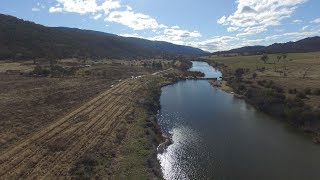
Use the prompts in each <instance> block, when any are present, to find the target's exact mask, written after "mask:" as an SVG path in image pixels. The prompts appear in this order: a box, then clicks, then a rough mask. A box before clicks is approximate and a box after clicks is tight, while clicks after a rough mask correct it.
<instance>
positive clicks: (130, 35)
mask: <svg viewBox="0 0 320 180" xmlns="http://www.w3.org/2000/svg"><path fill="white" fill-rule="evenodd" d="M118 35H119V36H123V37H134V38H143V37H142V36H140V35H139V34H137V33H133V34H118Z"/></svg>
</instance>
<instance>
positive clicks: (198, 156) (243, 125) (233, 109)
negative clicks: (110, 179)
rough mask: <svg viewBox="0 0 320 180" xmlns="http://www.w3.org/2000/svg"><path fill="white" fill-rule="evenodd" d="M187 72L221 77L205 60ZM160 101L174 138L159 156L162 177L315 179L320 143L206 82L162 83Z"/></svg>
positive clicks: (318, 170) (319, 173)
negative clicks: (166, 84) (193, 71)
mask: <svg viewBox="0 0 320 180" xmlns="http://www.w3.org/2000/svg"><path fill="white" fill-rule="evenodd" d="M191 70H197V71H201V72H203V73H205V74H206V77H220V76H221V73H220V72H219V71H217V70H215V69H214V68H212V67H211V66H209V65H208V64H207V63H205V62H193V67H192V69H191ZM160 102H161V111H160V113H159V116H158V121H159V124H160V125H161V128H162V130H163V132H164V133H167V134H171V135H172V140H173V144H172V145H170V146H169V147H168V148H167V150H166V151H165V152H164V153H162V154H159V155H158V158H159V160H160V163H161V166H162V171H163V174H164V178H165V179H168V180H171V179H218V180H220V179H230V180H242V179H243V180H251V179H253V180H260V179H261V180H262V179H266V180H278V179H279V180H286V179H290V180H294V179H297V180H304V179H305V180H312V179H320V146H318V145H315V144H313V143H312V141H311V140H310V138H308V137H305V136H303V135H301V133H298V132H296V131H295V130H293V129H291V128H290V127H288V126H287V125H286V124H285V123H282V122H281V120H275V119H273V118H271V117H269V116H267V115H265V114H263V113H261V112H258V111H257V110H255V109H254V108H253V107H252V106H250V105H248V104H247V103H246V102H245V101H244V100H240V99H237V98H234V97H233V96H232V95H230V94H227V93H225V92H223V91H221V90H219V89H216V88H213V87H212V86H211V85H210V84H209V83H208V81H205V80H187V81H180V82H178V83H176V84H174V85H170V86H166V87H163V88H162V95H161V99H160Z"/></svg>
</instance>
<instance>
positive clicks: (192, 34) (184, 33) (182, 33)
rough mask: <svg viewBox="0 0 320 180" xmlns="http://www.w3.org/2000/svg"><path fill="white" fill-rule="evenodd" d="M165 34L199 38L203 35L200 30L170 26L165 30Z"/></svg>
mask: <svg viewBox="0 0 320 180" xmlns="http://www.w3.org/2000/svg"><path fill="white" fill-rule="evenodd" d="M164 35H166V36H175V37H180V38H197V37H201V34H200V33H199V32H198V31H187V30H182V29H177V28H168V29H165V30H164Z"/></svg>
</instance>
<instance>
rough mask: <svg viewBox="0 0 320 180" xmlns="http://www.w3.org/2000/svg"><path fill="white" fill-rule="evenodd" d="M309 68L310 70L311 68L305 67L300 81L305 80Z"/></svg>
mask: <svg viewBox="0 0 320 180" xmlns="http://www.w3.org/2000/svg"><path fill="white" fill-rule="evenodd" d="M311 68H312V66H310V67H307V68H305V69H304V72H303V75H302V79H305V78H306V76H307V74H308V72H309V71H310V69H311Z"/></svg>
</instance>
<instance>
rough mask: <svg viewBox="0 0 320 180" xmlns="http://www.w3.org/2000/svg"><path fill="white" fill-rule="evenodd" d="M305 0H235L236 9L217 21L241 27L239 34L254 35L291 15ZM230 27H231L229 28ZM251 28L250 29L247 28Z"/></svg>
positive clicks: (233, 26) (278, 23)
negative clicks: (241, 30)
mask: <svg viewBox="0 0 320 180" xmlns="http://www.w3.org/2000/svg"><path fill="white" fill-rule="evenodd" d="M306 1H307V0H236V3H237V4H238V5H237V10H236V11H235V12H234V13H233V14H232V15H230V16H222V17H221V18H220V19H218V21H217V23H218V24H222V25H224V26H229V29H228V30H229V31H230V30H233V29H234V28H236V27H237V28H243V31H244V32H242V33H240V34H239V36H250V35H255V34H258V33H261V32H264V31H266V30H267V28H268V27H270V26H277V25H280V24H281V21H282V20H283V19H285V18H288V17H290V16H291V15H292V13H293V12H294V11H295V9H296V8H297V6H298V5H299V4H302V3H304V2H306ZM231 27H232V28H231ZM247 28H251V29H247Z"/></svg>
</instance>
